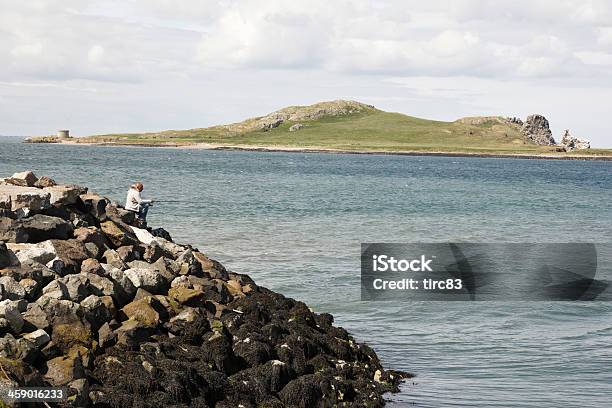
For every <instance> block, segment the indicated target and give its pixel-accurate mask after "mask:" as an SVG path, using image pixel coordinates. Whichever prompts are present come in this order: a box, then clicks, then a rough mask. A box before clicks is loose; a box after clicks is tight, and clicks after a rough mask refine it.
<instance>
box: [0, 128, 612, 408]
mask: <svg viewBox="0 0 612 408" xmlns="http://www.w3.org/2000/svg"><path fill="white" fill-rule="evenodd" d="M24 169H32V170H34V171H35V172H36V173H37V174H39V175H43V174H46V175H50V176H52V177H53V178H55V179H56V180H58V181H60V182H70V183H78V184H82V185H87V186H89V187H90V188H91V189H92V190H95V191H97V192H99V193H101V194H104V195H108V196H110V197H112V198H113V199H116V200H118V201H123V200H124V196H125V192H126V190H127V188H128V186H129V185H130V184H131V183H132V182H133V181H135V180H141V181H142V182H143V183H144V184H145V191H144V193H143V194H144V195H147V196H149V197H154V198H156V199H158V200H175V201H174V202H160V203H158V204H156V205H155V206H154V207H153V209H152V211H151V213H150V216H149V217H150V219H149V221H150V222H149V223H150V224H151V225H154V226H164V227H166V228H167V229H168V230H170V232H171V233H172V235H173V237H174V238H175V240H177V241H179V242H185V243H192V244H194V245H195V246H197V247H198V248H199V249H200V250H202V251H204V252H207V253H209V254H210V255H211V256H213V257H215V258H216V259H218V260H219V261H221V262H222V263H223V264H225V265H226V266H227V267H228V268H229V269H232V270H235V271H238V272H243V273H248V274H250V275H251V276H252V277H253V278H254V279H255V280H256V281H257V282H258V283H259V284H261V285H264V286H267V287H269V288H271V289H273V290H275V291H279V292H281V293H283V294H285V295H287V296H290V297H294V298H296V299H299V300H302V301H305V302H306V303H308V304H309V305H310V306H311V307H312V308H313V309H314V310H315V311H318V312H322V311H325V312H330V313H332V314H333V315H334V316H335V318H336V324H339V325H341V326H343V327H345V328H347V329H348V330H349V331H350V332H351V333H352V334H353V335H354V336H355V337H356V338H357V339H358V340H360V341H366V342H368V343H369V344H370V345H371V346H372V347H373V348H374V349H375V350H376V351H377V352H378V354H379V355H380V357H381V358H382V360H383V362H384V364H385V366H386V367H389V368H395V369H402V370H408V371H411V372H414V373H415V374H417V377H416V378H414V379H413V380H410V381H408V382H407V383H405V384H404V385H403V386H402V392H401V393H400V394H397V395H393V396H390V397H389V398H390V400H391V401H392V403H391V405H390V406H398V407H399V406H414V407H448V406H452V407H473V406H479V407H509V406H512V407H559V406H565V407H609V406H612V303H606V302H582V303H573V302H523V303H521V302H513V303H511V302H474V303H467V302H466V303H462V302H449V303H442V302H403V303H400V302H398V303H396V302H363V301H360V280H359V268H360V260H359V255H360V243H361V242H447V241H472V242H572V241H579V242H607V243H611V242H612V163H611V162H588V161H552V160H516V159H489V158H446V157H408V156H384V155H345V154H302V153H260V152H228V151H206V150H181V149H171V148H168V149H151V148H127V147H126V148H120V147H101V146H96V147H83V146H63V145H24V144H20V143H18V140H17V139H7V138H4V139H3V138H0V177H1V176H4V175H10V174H12V173H13V172H15V171H22V170H24Z"/></svg>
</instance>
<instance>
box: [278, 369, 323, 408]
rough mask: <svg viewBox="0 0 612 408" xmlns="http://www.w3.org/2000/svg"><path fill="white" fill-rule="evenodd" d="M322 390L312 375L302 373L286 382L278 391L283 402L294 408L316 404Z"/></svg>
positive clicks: (304, 407)
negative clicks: (302, 374)
mask: <svg viewBox="0 0 612 408" xmlns="http://www.w3.org/2000/svg"><path fill="white" fill-rule="evenodd" d="M322 395H323V392H322V390H321V387H320V385H319V382H318V381H317V379H316V378H315V376H314V375H304V376H302V377H299V378H296V379H295V380H292V381H291V382H289V384H287V385H286V386H285V387H284V388H283V389H282V390H281V392H280V393H279V397H280V399H281V400H282V401H283V403H284V404H286V405H288V406H290V407H296V408H309V407H314V406H317V405H318V402H319V401H320V400H321V397H322Z"/></svg>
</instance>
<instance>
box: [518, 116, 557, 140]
mask: <svg viewBox="0 0 612 408" xmlns="http://www.w3.org/2000/svg"><path fill="white" fill-rule="evenodd" d="M521 131H522V132H523V134H524V135H525V138H526V139H527V140H529V141H531V142H533V143H535V144H538V145H542V146H554V145H555V144H556V142H555V139H554V138H553V136H552V132H551V131H550V125H549V124H548V120H547V119H546V118H545V117H544V116H542V115H529V116H527V119H526V120H525V122H524V123H523V127H522V129H521Z"/></svg>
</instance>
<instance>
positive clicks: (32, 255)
mask: <svg viewBox="0 0 612 408" xmlns="http://www.w3.org/2000/svg"><path fill="white" fill-rule="evenodd" d="M25 245H27V246H24V247H22V249H19V250H18V251H17V253H16V254H15V255H16V256H17V259H19V262H21V263H26V261H27V260H32V261H35V262H38V263H41V264H47V263H48V262H50V261H52V260H53V259H54V258H55V257H56V256H57V254H56V252H55V248H54V247H53V244H52V243H51V241H44V242H40V243H38V244H25Z"/></svg>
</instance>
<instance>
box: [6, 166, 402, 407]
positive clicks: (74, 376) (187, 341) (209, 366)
mask: <svg viewBox="0 0 612 408" xmlns="http://www.w3.org/2000/svg"><path fill="white" fill-rule="evenodd" d="M13 178H15V179H16V180H23V181H17V182H16V183H18V184H19V183H21V184H19V185H11V186H10V188H11V194H13V195H14V196H18V195H19V194H20V193H19V191H17V190H15V189H19V188H22V189H27V190H28V194H31V191H30V190H29V189H38V190H40V191H42V192H44V194H45V197H46V198H47V200H49V201H48V206H47V207H46V208H44V209H43V211H44V214H40V211H41V208H40V206H39V204H40V203H36V202H33V204H34V207H33V208H32V209H29V208H25V209H24V207H18V208H16V209H15V210H13V209H12V208H13V207H12V206H11V204H10V203H9V205H7V206H5V207H4V209H3V211H4V214H5V215H6V220H4V221H3V222H4V224H3V227H2V228H3V229H1V230H0V233H2V234H4V235H2V237H3V241H7V242H2V241H0V362H2V365H3V367H4V369H5V371H6V372H7V375H8V378H7V381H10V382H11V384H13V385H21V386H35V385H46V386H51V385H53V386H63V387H67V389H68V390H69V398H68V400H67V401H66V402H65V403H62V405H64V406H94V407H105V408H106V407H122V408H123V407H149V406H176V407H187V406H189V407H216V408H223V407H238V406H242V407H253V408H255V407H332V406H336V407H350V406H368V407H380V406H383V405H384V399H383V394H384V393H386V392H395V391H397V390H398V385H399V383H400V382H401V381H402V379H403V378H405V377H407V376H409V374H407V373H402V372H395V371H390V370H384V368H383V367H382V365H381V362H380V361H379V359H378V357H377V356H376V353H375V352H374V351H373V350H372V349H371V348H370V347H368V346H367V345H364V344H360V343H358V342H356V341H355V339H353V338H352V337H351V336H350V335H349V333H348V332H346V330H344V329H342V328H340V327H336V326H334V325H333V317H332V316H331V315H329V314H316V313H313V312H312V311H311V310H310V309H309V308H308V307H307V306H306V305H305V304H304V303H302V302H299V301H296V300H293V299H290V298H286V297H284V296H283V295H281V294H278V293H275V292H272V291H270V290H268V289H266V288H264V287H260V286H258V285H257V284H256V283H255V282H254V281H253V280H252V279H251V278H250V277H249V276H247V275H243V274H238V273H234V272H232V271H228V270H227V269H226V268H225V267H224V266H223V265H222V264H221V263H219V262H218V261H215V260H213V259H211V258H210V257H208V256H207V255H205V254H204V253H202V252H200V251H199V250H198V249H196V248H193V247H191V246H189V245H181V244H177V243H175V242H173V241H172V238H171V236H170V234H168V232H167V231H166V230H163V229H157V230H153V229H142V228H137V227H135V226H134V225H133V224H135V220H134V217H133V214H132V213H129V212H126V211H125V210H123V209H122V208H120V207H119V206H118V205H116V204H114V203H112V202H111V201H110V200H108V199H106V198H104V197H101V196H98V195H96V194H94V193H91V192H87V190H86V189H84V188H81V187H78V186H62V185H55V183H50V182H49V181H47V180H50V179H49V178H48V177H46V178H45V177H42V178H41V179H38V178H36V176H35V175H33V174H31V175H30V174H29V173H24V175H23V176H21V175H20V176H19V177H16V176H13ZM40 180H45V181H44V182H42V183H39V182H38V181H40ZM32 185H33V186H36V185H39V186H40V188H37V187H32ZM50 188H52V189H53V190H52V191H51V192H49V189H50ZM45 190H47V191H45ZM34 195H35V194H34ZM50 197H52V198H50ZM51 202H52V204H51ZM4 238H6V239H4Z"/></svg>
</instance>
